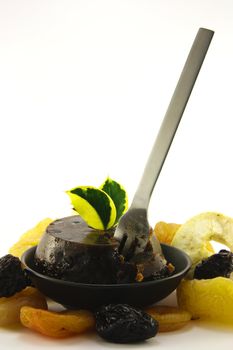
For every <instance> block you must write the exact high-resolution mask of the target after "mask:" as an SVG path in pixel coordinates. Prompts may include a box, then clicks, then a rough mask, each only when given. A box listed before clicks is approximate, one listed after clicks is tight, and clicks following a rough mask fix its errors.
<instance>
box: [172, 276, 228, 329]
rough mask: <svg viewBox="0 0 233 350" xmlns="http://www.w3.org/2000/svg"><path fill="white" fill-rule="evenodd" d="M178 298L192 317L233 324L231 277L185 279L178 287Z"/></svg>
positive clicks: (180, 304)
mask: <svg viewBox="0 0 233 350" xmlns="http://www.w3.org/2000/svg"><path fill="white" fill-rule="evenodd" d="M177 300H178V304H179V306H180V307H181V308H182V309H184V310H187V311H189V312H190V313H191V314H192V318H201V319H204V320H213V321H215V322H222V323H230V324H232V325H233V313H232V310H233V281H232V280H231V279H229V278H225V277H216V278H212V279H206V280H204V279H202V280H196V279H194V280H183V281H182V282H181V283H180V285H179V286H178V288H177Z"/></svg>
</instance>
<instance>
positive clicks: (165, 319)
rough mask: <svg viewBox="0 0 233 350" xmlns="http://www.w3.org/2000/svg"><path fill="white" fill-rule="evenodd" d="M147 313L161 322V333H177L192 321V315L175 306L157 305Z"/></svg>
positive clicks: (148, 309) (147, 310)
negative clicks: (176, 331)
mask: <svg viewBox="0 0 233 350" xmlns="http://www.w3.org/2000/svg"><path fill="white" fill-rule="evenodd" d="M145 311H146V312H147V313H148V314H149V315H151V316H152V317H153V318H154V319H156V320H157V321H158V322H159V332H171V331H175V330H177V329H180V328H182V327H184V326H185V325H187V323H188V322H189V321H190V320H191V314H190V313H189V312H188V311H186V310H183V309H180V308H178V307H173V306H167V305H156V306H151V307H149V308H147V309H146V310H145Z"/></svg>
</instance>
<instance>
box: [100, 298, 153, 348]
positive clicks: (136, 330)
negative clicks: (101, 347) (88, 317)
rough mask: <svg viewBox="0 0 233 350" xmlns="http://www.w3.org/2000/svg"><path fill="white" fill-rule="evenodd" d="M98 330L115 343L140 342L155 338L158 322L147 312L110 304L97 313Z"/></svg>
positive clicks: (106, 338)
mask: <svg viewBox="0 0 233 350" xmlns="http://www.w3.org/2000/svg"><path fill="white" fill-rule="evenodd" d="M95 317H96V330H97V333H98V334H99V335H100V336H101V337H102V338H104V339H105V340H107V341H109V342H113V343H122V344H123V343H132V342H139V341H143V340H146V339H149V338H151V337H154V336H155V335H156V334H157V332H158V327H159V325H158V322H157V321H156V320H155V319H153V318H152V317H151V316H150V315H148V314H147V313H146V312H144V311H142V310H139V309H136V308H134V307H132V306H129V305H126V304H116V305H113V304H109V305H105V306H103V307H102V308H101V309H100V310H98V311H96V313H95Z"/></svg>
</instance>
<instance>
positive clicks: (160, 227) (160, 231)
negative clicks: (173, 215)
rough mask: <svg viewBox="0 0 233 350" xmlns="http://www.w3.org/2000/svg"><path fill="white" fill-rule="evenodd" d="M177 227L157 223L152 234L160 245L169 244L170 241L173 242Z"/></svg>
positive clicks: (171, 224) (162, 222)
mask: <svg viewBox="0 0 233 350" xmlns="http://www.w3.org/2000/svg"><path fill="white" fill-rule="evenodd" d="M179 227H180V225H179V224H174V223H167V222H164V221H159V222H157V224H156V225H155V228H154V233H155V235H156V237H157V238H158V240H159V241H160V243H165V244H171V241H172V240H173V237H174V235H175V233H176V231H177V230H178V228H179Z"/></svg>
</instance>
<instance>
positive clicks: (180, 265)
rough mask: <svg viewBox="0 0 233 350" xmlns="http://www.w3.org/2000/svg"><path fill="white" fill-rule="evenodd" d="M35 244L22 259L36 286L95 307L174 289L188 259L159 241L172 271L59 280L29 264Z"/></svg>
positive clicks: (139, 301)
mask: <svg viewBox="0 0 233 350" xmlns="http://www.w3.org/2000/svg"><path fill="white" fill-rule="evenodd" d="M35 249H36V248H35V247H33V248H30V249H29V250H28V251H26V252H25V253H24V255H23V257H22V262H23V264H24V265H25V267H26V270H27V271H28V273H29V274H30V277H31V279H32V280H33V282H34V284H35V285H36V286H37V288H38V289H39V290H40V291H41V292H42V293H43V294H45V295H46V296H48V297H50V298H52V299H53V300H55V301H57V302H60V303H61V304H63V305H66V306H71V307H73V308H74V307H76V308H95V307H97V306H100V305H103V304H108V303H128V304H134V305H150V304H152V303H155V302H158V301H159V300H161V299H163V298H165V297H166V296H168V295H169V294H170V293H171V292H172V291H174V290H175V289H176V287H177V285H178V284H179V282H180V280H181V279H182V278H183V276H184V275H185V274H186V272H187V271H188V270H189V268H190V264H191V263H190V259H189V258H188V256H187V255H186V254H185V253H184V252H182V251H181V250H179V249H177V248H174V247H172V246H167V245H162V249H163V253H164V256H165V258H166V259H167V260H168V261H169V262H170V263H172V264H173V265H174V266H175V269H176V273H175V274H173V275H172V276H170V277H167V278H163V279H160V280H155V281H149V282H142V283H127V284H112V285H110V284H106V285H104V284H84V283H75V282H68V281H62V280H58V279H55V278H51V277H48V276H45V275H42V274H40V273H38V272H37V271H36V270H35V266H34V264H33V258H34V253H35Z"/></svg>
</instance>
